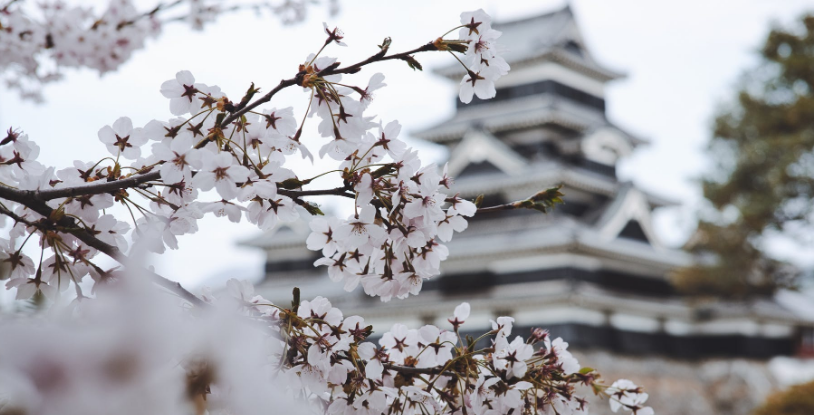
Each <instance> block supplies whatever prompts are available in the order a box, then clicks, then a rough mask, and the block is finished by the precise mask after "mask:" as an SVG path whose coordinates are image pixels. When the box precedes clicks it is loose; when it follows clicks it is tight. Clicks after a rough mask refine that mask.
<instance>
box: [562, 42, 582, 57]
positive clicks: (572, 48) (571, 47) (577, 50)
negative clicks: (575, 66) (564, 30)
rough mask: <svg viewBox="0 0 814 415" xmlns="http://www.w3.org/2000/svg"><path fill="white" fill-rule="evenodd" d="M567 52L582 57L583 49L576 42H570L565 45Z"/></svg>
mask: <svg viewBox="0 0 814 415" xmlns="http://www.w3.org/2000/svg"><path fill="white" fill-rule="evenodd" d="M565 50H567V51H569V52H571V53H573V54H575V55H578V56H582V48H581V47H580V46H579V43H577V42H574V41H573V40H569V41H568V42H566V43H565Z"/></svg>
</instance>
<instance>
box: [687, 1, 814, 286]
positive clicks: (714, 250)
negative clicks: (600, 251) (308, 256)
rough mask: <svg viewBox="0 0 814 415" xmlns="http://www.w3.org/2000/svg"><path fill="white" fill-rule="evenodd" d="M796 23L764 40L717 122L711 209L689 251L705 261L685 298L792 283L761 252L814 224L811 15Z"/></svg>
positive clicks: (707, 180) (790, 272)
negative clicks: (772, 238) (770, 240)
mask: <svg viewBox="0 0 814 415" xmlns="http://www.w3.org/2000/svg"><path fill="white" fill-rule="evenodd" d="M799 23H800V24H799V25H795V26H794V27H777V28H774V29H773V30H771V31H770V33H769V35H768V36H767V37H766V41H765V43H764V44H763V47H762V48H761V49H760V57H761V63H760V64H759V65H758V67H757V68H755V69H753V70H751V71H749V72H747V73H746V76H745V77H744V80H743V82H742V84H741V86H740V89H739V90H738V91H737V96H736V99H735V100H734V102H733V103H732V104H731V105H728V106H726V107H725V108H723V109H722V110H721V111H720V112H719V113H718V115H717V117H716V119H715V122H714V126H713V137H712V139H711V141H710V143H709V146H708V151H709V155H710V157H711V158H712V160H713V161H714V163H715V169H714V170H713V171H712V172H711V173H710V174H708V175H707V176H706V177H704V178H703V180H702V184H703V194H704V197H705V198H706V200H707V201H708V202H709V208H708V209H707V210H706V211H705V212H703V214H702V219H701V220H700V222H699V225H698V228H697V230H696V233H695V235H694V236H693V237H692V238H691V240H690V241H689V242H688V244H687V248H688V249H689V250H690V251H692V252H694V253H697V254H701V256H700V258H702V261H701V264H700V265H697V266H694V267H692V268H689V269H684V270H681V271H680V272H678V273H677V278H676V282H677V284H678V286H679V287H680V288H682V289H684V290H686V291H689V292H693V293H701V292H703V293H709V294H717V295H727V296H750V295H765V294H770V293H772V292H774V291H775V290H776V289H777V288H779V287H787V286H793V285H794V284H795V281H796V280H797V277H798V272H797V270H796V269H795V268H794V267H792V266H790V265H789V264H786V263H783V262H781V261H778V260H776V259H773V258H771V257H769V256H768V255H767V254H766V252H765V250H764V249H762V246H763V244H764V242H765V241H766V238H767V236H768V235H770V234H773V233H776V232H779V233H782V235H784V237H791V238H796V240H797V241H802V240H803V239H802V238H805V237H806V234H809V235H810V230H811V225H812V224H814V215H813V214H812V207H813V206H814V205H812V203H811V201H812V198H814V153H812V147H814V96H812V90H814V15H806V16H803V17H802V18H801V19H800V21H799ZM705 258H706V259H708V261H705V260H704V259H705Z"/></svg>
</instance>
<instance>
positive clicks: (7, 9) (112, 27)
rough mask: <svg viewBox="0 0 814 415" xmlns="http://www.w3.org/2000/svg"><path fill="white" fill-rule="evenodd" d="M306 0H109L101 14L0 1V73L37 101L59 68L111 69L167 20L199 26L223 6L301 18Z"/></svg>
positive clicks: (57, 0) (53, 0) (59, 2)
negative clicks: (146, 1) (145, 1)
mask: <svg viewBox="0 0 814 415" xmlns="http://www.w3.org/2000/svg"><path fill="white" fill-rule="evenodd" d="M307 3H308V2H306V1H302V0H286V1H283V2H280V4H275V5H272V4H270V3H265V2H263V3H260V2H258V3H256V4H252V3H248V2H245V1H237V0H230V1H229V2H225V1H222V0H179V1H173V2H168V3H158V4H156V6H155V7H153V8H150V9H146V10H140V9H138V8H137V7H136V3H135V2H133V1H132V0H110V1H109V3H108V4H107V5H106V7H105V8H104V10H103V11H102V12H101V13H100V12H97V11H94V10H93V9H92V8H90V7H83V6H73V5H69V4H66V3H65V2H64V1H63V0H47V1H37V2H36V4H31V5H29V4H26V1H25V0H8V1H6V2H0V72H2V73H4V74H5V82H6V85H7V86H8V87H9V88H10V89H15V90H18V91H19V92H20V94H21V96H22V97H23V98H29V99H33V100H36V101H39V100H41V99H42V97H41V91H40V88H41V86H42V85H43V84H45V83H49V82H54V81H56V80H59V79H60V78H61V77H62V71H63V69H64V68H90V69H93V70H96V71H98V72H99V73H100V74H104V73H106V72H110V71H113V70H116V69H118V68H119V66H121V65H122V64H123V63H124V62H126V61H127V60H129V59H130V57H131V55H132V54H133V52H134V51H136V50H139V49H141V48H143V47H144V46H145V42H146V41H147V39H149V38H153V37H155V36H157V35H158V34H159V33H160V32H161V30H162V27H163V26H164V24H166V23H167V22H172V21H183V22H187V23H189V24H190V25H191V26H192V27H193V28H195V29H201V28H202V27H203V26H204V24H206V23H207V22H210V21H213V20H214V19H215V18H216V17H217V15H218V14H220V13H222V12H224V11H226V10H233V9H236V8H241V7H242V8H245V7H253V8H259V7H261V6H262V8H264V9H269V10H271V12H272V13H273V14H276V15H278V16H280V17H281V18H282V19H283V21H293V20H300V19H302V18H303V17H304V10H305V7H306V4H307Z"/></svg>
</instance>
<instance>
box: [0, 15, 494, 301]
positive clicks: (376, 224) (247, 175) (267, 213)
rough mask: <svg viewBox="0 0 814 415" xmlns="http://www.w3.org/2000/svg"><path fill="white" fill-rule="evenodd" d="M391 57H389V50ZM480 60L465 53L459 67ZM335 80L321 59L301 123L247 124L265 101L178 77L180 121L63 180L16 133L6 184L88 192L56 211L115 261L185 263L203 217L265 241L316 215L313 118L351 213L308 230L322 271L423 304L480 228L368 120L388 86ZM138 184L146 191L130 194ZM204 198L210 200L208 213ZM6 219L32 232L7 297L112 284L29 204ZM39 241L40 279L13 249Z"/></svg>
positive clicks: (118, 144)
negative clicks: (455, 247)
mask: <svg viewBox="0 0 814 415" xmlns="http://www.w3.org/2000/svg"><path fill="white" fill-rule="evenodd" d="M480 15H483V16H484V18H485V19H487V18H488V16H486V15H485V14H482V13H481V14H480ZM484 24H488V22H487V21H485V22H484ZM325 33H326V34H327V39H326V42H325V43H326V45H329V44H332V43H339V44H343V43H342V41H341V40H342V38H343V34H342V32H341V31H339V30H338V29H333V30H329V29H328V27H327V26H326V27H325ZM436 43H437V42H436ZM323 49H324V48H323ZM382 51H383V52H385V53H386V52H387V50H386V48H385V47H383V49H382ZM478 53H480V52H477V51H475V50H474V49H470V50H467V52H466V53H465V54H464V59H470V58H469V55H471V54H474V55H478ZM381 55H382V57H384V53H382V54H381ZM377 56H378V55H377ZM397 56H398V55H397ZM407 56H409V55H407ZM478 56H479V55H478ZM410 58H411V59H414V58H412V57H410ZM338 66H339V63H338V62H337V60H336V59H335V58H331V57H326V56H322V57H320V56H316V55H314V54H312V55H309V56H308V57H307V58H306V60H305V61H304V63H303V64H302V65H300V68H299V70H300V71H299V73H298V74H297V77H295V78H294V80H293V81H292V82H291V83H292V84H298V85H300V86H301V87H303V90H304V91H305V93H306V94H307V95H308V101H307V102H308V108H309V109H308V110H307V113H306V114H303V116H302V121H298V119H297V118H295V114H294V110H293V108H291V107H288V108H266V109H259V110H251V111H240V110H239V108H240V107H245V106H246V105H247V103H248V102H249V101H250V100H251V99H252V97H253V96H254V95H255V94H256V93H257V92H258V90H259V89H258V88H256V87H255V86H254V85H252V86H251V87H250V88H249V90H248V91H247V92H246V94H245V95H244V97H243V98H242V99H241V100H240V102H237V103H235V102H232V101H231V100H230V99H229V98H228V97H227V96H226V94H225V93H224V92H223V91H221V89H220V88H219V87H218V86H214V85H213V86H210V85H206V84H204V83H200V82H197V81H196V79H195V77H194V76H193V75H192V74H191V73H190V72H189V71H180V72H178V73H177V74H176V76H175V78H174V79H171V80H168V81H166V82H164V83H163V84H162V85H161V88H160V92H161V94H162V95H163V96H164V97H166V98H167V99H168V100H169V109H170V112H171V113H172V114H173V115H174V116H176V117H175V118H171V119H169V120H166V121H160V120H152V121H150V122H148V123H146V124H145V125H144V126H140V127H139V126H134V125H133V123H132V121H131V120H130V119H129V118H128V117H121V118H119V119H118V120H116V121H114V122H113V123H112V124H111V125H107V126H104V127H102V128H101V129H100V130H99V133H98V138H99V140H100V141H101V142H102V143H103V144H104V145H105V147H106V148H107V150H108V152H109V153H110V157H105V158H103V159H101V160H90V161H75V162H74V163H73V166H72V167H68V168H64V169H61V170H55V169H54V168H46V167H45V166H42V165H41V164H40V163H38V162H37V161H36V158H37V155H38V148H37V146H36V144H34V143H33V142H32V141H30V140H29V139H28V137H27V136H26V135H25V134H23V133H21V132H18V131H16V130H11V129H10V130H9V131H8V132H7V133H6V137H5V139H3V141H2V145H0V163H2V164H0V180H1V181H2V183H3V184H5V185H6V186H10V187H13V188H16V189H19V190H23V191H37V192H41V193H42V192H48V191H51V192H59V190H62V189H65V190H69V189H79V190H78V191H76V192H66V193H64V196H63V197H53V198H49V199H48V200H46V201H45V202H46V203H47V209H49V211H50V210H53V211H54V212H57V215H58V216H59V217H69V218H71V219H73V221H74V222H75V225H76V226H78V227H79V228H82V229H84V230H85V231H86V232H87V233H90V234H91V235H92V236H93V237H95V238H97V239H99V240H100V241H102V242H104V243H106V244H108V245H112V246H115V247H116V248H118V250H119V251H120V252H125V251H126V249H127V247H128V238H129V239H132V241H133V242H134V243H135V244H138V245H139V246H140V247H141V249H146V250H149V251H153V252H156V253H162V252H164V251H165V249H166V248H170V249H177V248H178V240H177V238H178V236H181V235H185V234H192V233H195V232H196V231H197V230H198V221H199V220H200V219H201V218H203V217H204V215H205V214H207V213H211V214H214V215H215V216H221V217H222V216H225V217H228V218H229V219H230V220H231V221H233V222H239V221H240V220H241V219H243V218H245V219H246V220H248V221H249V222H251V223H253V224H255V225H257V226H258V227H259V228H260V229H261V230H264V231H265V230H270V229H271V228H273V227H274V226H275V225H276V224H277V223H278V222H290V221H294V220H296V219H298V217H299V216H300V214H301V212H303V211H307V212H309V213H312V214H315V213H321V212H320V211H319V208H318V207H317V206H316V205H314V204H313V203H312V202H308V201H306V200H304V199H303V198H302V196H300V195H304V194H308V193H307V191H304V190H303V187H304V186H306V185H308V184H309V183H310V182H311V181H312V180H313V179H314V178H307V179H306V178H301V177H298V176H297V174H295V172H294V171H292V170H290V169H289V168H287V167H286V166H287V165H288V164H287V159H288V158H289V157H292V156H297V155H300V156H302V157H303V158H310V159H311V160H313V155H312V151H311V150H309V148H308V147H309V146H308V145H306V144H305V143H304V141H303V140H301V136H302V131H303V124H304V123H305V121H306V120H307V119H309V117H310V118H316V119H317V120H318V124H317V131H318V132H319V134H320V135H321V136H322V137H324V139H323V143H322V145H321V146H320V148H319V151H318V154H319V156H320V157H323V158H324V157H327V158H329V159H333V160H335V161H336V162H339V166H338V168H336V169H334V170H332V171H333V172H334V173H335V174H336V175H338V176H339V177H340V178H341V180H342V186H340V187H337V188H335V189H332V190H329V191H326V192H325V193H324V194H333V195H337V196H344V197H348V198H353V199H354V212H353V213H352V214H351V215H350V216H349V217H348V218H347V219H341V218H336V217H331V218H328V219H322V218H317V219H314V220H313V221H312V222H311V228H312V230H313V233H312V235H311V236H310V237H309V239H308V247H309V248H311V249H316V250H322V253H323V255H324V258H322V259H320V260H318V261H317V262H316V265H325V266H327V268H328V274H329V275H330V277H331V278H332V279H333V280H335V281H337V282H341V283H343V284H344V286H345V288H346V289H347V290H352V289H354V288H355V287H356V286H357V285H359V284H361V285H362V286H363V288H364V290H365V292H366V293H368V294H369V295H372V296H379V297H380V298H381V299H382V300H384V301H388V300H390V299H391V298H393V297H397V298H404V297H407V296H409V295H410V294H413V295H415V294H418V292H419V291H420V290H421V287H422V284H423V281H424V280H426V279H428V278H431V277H433V276H435V275H437V274H438V273H439V267H440V263H441V261H443V260H444V259H446V257H447V254H448V251H447V248H446V247H445V246H444V245H443V242H448V241H449V240H450V239H451V238H452V236H453V233H454V232H456V231H457V232H460V231H462V230H464V229H465V228H466V226H467V221H466V219H465V218H466V217H469V216H472V215H474V214H475V212H476V207H475V205H474V204H473V203H472V202H471V201H467V200H464V199H461V198H460V197H458V196H457V195H449V194H447V193H444V191H446V190H448V189H449V186H450V184H451V182H452V179H451V178H450V177H448V176H447V175H446V169H443V171H441V172H439V169H438V168H437V167H436V166H434V165H428V166H422V165H421V160H419V158H418V156H417V152H416V151H414V150H412V149H410V148H408V147H407V145H406V144H405V143H404V142H403V141H401V140H400V138H399V133H400V130H401V126H400V124H399V123H398V121H389V122H387V123H384V122H383V121H381V120H379V121H378V122H377V121H374V117H373V116H370V115H368V114H367V112H366V110H367V108H368V106H369V105H370V102H371V100H372V99H373V97H374V94H375V93H377V92H378V91H379V90H380V89H381V88H383V87H384V86H385V83H384V75H382V74H380V73H377V74H374V75H373V76H371V77H370V78H369V81H368V82H367V84H366V85H363V86H353V85H351V84H347V83H341V82H342V79H341V77H342V74H341V73H340V72H341V71H338V70H336V68H337V67H338ZM332 68H333V70H334V71H333V72H331V71H332ZM156 173H157V174H156ZM329 173H330V172H329ZM151 174H152V176H151ZM142 178H143V179H144V180H139V182H138V184H137V185H135V184H125V183H126V181H127V180H129V179H142ZM147 178H149V180H147ZM116 182H118V183H123V184H122V185H121V187H118V188H115V189H114V190H112V191H93V192H85V193H83V192H82V191H83V189H90V188H85V187H83V186H87V185H94V184H95V185H98V184H100V183H116ZM210 191H213V192H210ZM58 194H59V195H60V196H61V195H63V194H62V193H58ZM313 194H320V193H319V192H316V193H313ZM205 195H206V196H208V195H212V196H215V198H214V199H211V200H202V199H204V196H205ZM199 196H200V197H199ZM10 205H11V206H6V207H7V208H8V209H9V210H11V211H14V212H15V214H16V215H17V216H18V217H20V218H22V219H23V220H18V221H16V223H15V225H14V227H13V228H12V231H11V239H10V240H6V241H0V244H2V248H0V257H2V258H3V259H4V260H5V261H6V262H9V263H10V264H11V267H12V268H13V270H12V279H11V280H10V281H9V282H8V283H7V287H17V296H18V298H27V297H30V296H31V295H33V294H34V293H35V292H36V290H38V289H39V290H40V291H42V292H43V293H45V294H46V295H47V296H51V295H52V294H54V293H55V292H56V291H64V290H65V289H67V288H68V287H69V286H71V282H73V283H75V284H73V286H74V287H76V290H77V294H78V295H80V296H82V295H83V293H81V292H80V288H79V285H78V283H79V282H80V281H81V280H82V279H83V278H84V277H85V276H87V275H91V276H92V277H93V279H94V280H96V281H100V280H103V279H104V278H103V274H104V270H102V269H100V268H98V267H96V266H95V265H94V264H93V262H92V260H93V258H94V257H95V256H96V255H97V254H98V253H99V248H98V247H95V246H92V245H90V244H89V243H88V241H83V240H82V239H81V238H80V237H78V236H77V235H76V234H75V233H71V232H58V233H56V234H53V233H48V232H44V230H45V228H43V227H42V226H36V225H35V224H36V223H41V222H42V221H43V220H45V218H44V217H45V216H49V218H48V219H53V218H54V217H55V216H54V215H52V214H45V213H43V212H42V211H40V212H37V211H36V210H34V209H31V208H30V206H27V205H26V204H25V203H11V204H10ZM114 206H124V207H126V208H127V209H128V210H129V212H128V213H129V214H130V219H131V221H127V220H120V219H118V218H117V217H115V216H114V215H113V214H111V213H109V212H108V211H109V210H110V209H111V208H113V207H114ZM63 226H64V225H63ZM34 233H39V234H41V236H42V238H41V245H42V246H43V248H50V251H51V255H49V256H46V258H45V259H44V260H43V261H42V262H41V263H40V264H39V265H37V266H35V264H34V262H33V260H32V259H31V258H30V257H28V256H26V254H25V253H24V252H23V251H22V247H16V246H13V244H12V241H13V240H16V239H21V238H24V237H26V235H27V234H34ZM26 238H27V237H26ZM26 240H27V239H26ZM55 288H56V289H55Z"/></svg>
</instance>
